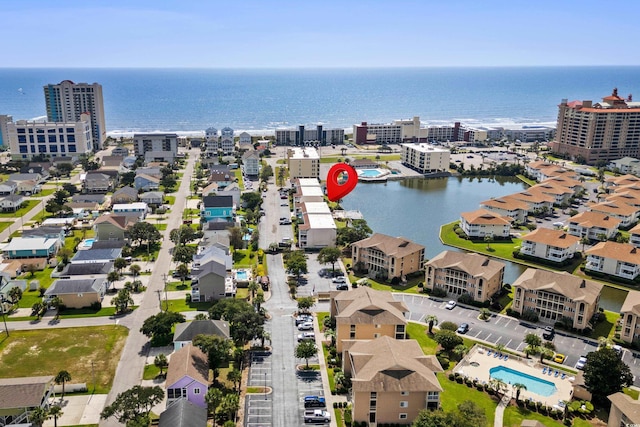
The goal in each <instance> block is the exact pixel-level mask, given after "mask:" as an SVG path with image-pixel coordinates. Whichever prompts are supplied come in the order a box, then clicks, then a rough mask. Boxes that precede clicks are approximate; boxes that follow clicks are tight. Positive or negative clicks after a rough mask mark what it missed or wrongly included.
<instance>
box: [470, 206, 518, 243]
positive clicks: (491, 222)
mask: <svg viewBox="0 0 640 427" xmlns="http://www.w3.org/2000/svg"><path fill="white" fill-rule="evenodd" d="M460 228H462V231H464V233H465V234H466V235H467V236H469V237H484V236H491V237H509V232H510V230H511V218H509V217H506V216H503V215H500V214H498V213H496V212H491V211H489V210H487V209H478V210H475V211H472V212H463V213H461V214H460Z"/></svg>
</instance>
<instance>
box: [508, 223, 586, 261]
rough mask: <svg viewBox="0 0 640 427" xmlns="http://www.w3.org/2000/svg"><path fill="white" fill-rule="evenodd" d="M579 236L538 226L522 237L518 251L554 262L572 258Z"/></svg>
mask: <svg viewBox="0 0 640 427" xmlns="http://www.w3.org/2000/svg"><path fill="white" fill-rule="evenodd" d="M578 243H580V238H579V237H577V236H572V235H570V234H568V233H567V232H565V231H563V230H550V229H548V228H538V229H535V230H533V231H532V232H531V233H529V234H527V235H526V236H524V237H522V246H521V247H520V253H521V254H523V255H529V256H532V257H536V258H542V259H546V260H549V261H554V262H562V261H565V260H567V259H571V258H573V255H574V254H575V253H576V251H577V250H578Z"/></svg>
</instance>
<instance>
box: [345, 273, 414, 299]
mask: <svg viewBox="0 0 640 427" xmlns="http://www.w3.org/2000/svg"><path fill="white" fill-rule="evenodd" d="M360 279H367V281H368V282H369V285H370V287H371V288H373V289H375V290H377V291H389V292H403V293H405V294H420V293H422V292H421V289H420V288H419V287H418V283H419V282H421V281H423V280H424V276H418V277H413V278H411V279H409V280H408V281H407V284H406V285H404V286H400V285H397V286H393V285H391V284H388V283H383V282H378V281H376V280H375V279H372V278H370V277H367V276H357V275H355V274H353V273H351V274H349V281H350V282H351V283H354V282H357V281H358V280H360Z"/></svg>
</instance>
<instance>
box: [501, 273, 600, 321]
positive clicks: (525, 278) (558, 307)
mask: <svg viewBox="0 0 640 427" xmlns="http://www.w3.org/2000/svg"><path fill="white" fill-rule="evenodd" d="M603 286H604V285H603V284H602V283H598V282H594V281H592V280H585V279H582V278H580V277H577V276H574V275H572V274H569V273H567V272H561V273H558V272H555V271H549V270H538V269H535V268H528V269H527V270H525V272H524V273H522V274H521V275H520V277H518V278H517V279H516V281H515V282H513V284H512V285H511V287H512V288H513V290H514V291H513V295H514V296H513V304H512V306H511V309H512V310H514V311H516V312H518V313H519V314H521V315H522V313H523V312H524V311H525V310H531V311H535V312H536V313H537V314H538V316H539V318H540V321H541V322H545V323H551V324H553V323H555V322H557V321H560V320H562V319H563V318H567V319H569V321H570V323H571V326H572V327H573V328H575V329H578V330H582V329H585V328H586V327H590V326H591V325H590V323H589V322H590V321H591V318H592V317H593V315H594V314H595V313H597V312H598V304H599V302H600V292H601V291H602V287H603Z"/></svg>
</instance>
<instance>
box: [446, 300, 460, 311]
mask: <svg viewBox="0 0 640 427" xmlns="http://www.w3.org/2000/svg"><path fill="white" fill-rule="evenodd" d="M456 305H457V304H456V302H455V301H453V300H451V301H449V302H448V303H447V305H445V306H444V308H446V309H447V310H453V309H454V308H455V306H456Z"/></svg>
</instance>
